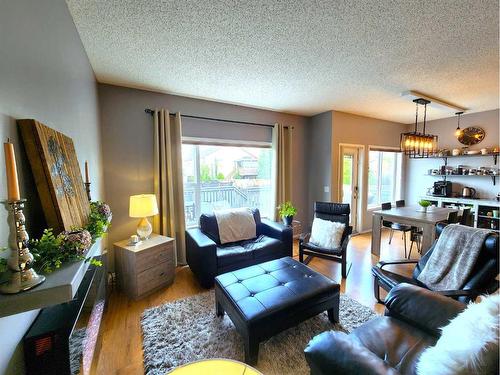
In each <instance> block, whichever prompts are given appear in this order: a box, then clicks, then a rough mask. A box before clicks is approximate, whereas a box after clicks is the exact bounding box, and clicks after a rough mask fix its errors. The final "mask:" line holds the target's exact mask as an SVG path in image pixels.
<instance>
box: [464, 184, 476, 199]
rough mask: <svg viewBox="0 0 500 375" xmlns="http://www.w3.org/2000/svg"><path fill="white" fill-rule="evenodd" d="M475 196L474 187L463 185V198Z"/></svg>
mask: <svg viewBox="0 0 500 375" xmlns="http://www.w3.org/2000/svg"><path fill="white" fill-rule="evenodd" d="M475 196H476V189H474V188H471V187H468V186H465V187H464V188H463V189H462V197H464V198H474V197H475Z"/></svg>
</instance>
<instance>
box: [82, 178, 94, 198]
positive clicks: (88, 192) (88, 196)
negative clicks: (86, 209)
mask: <svg viewBox="0 0 500 375" xmlns="http://www.w3.org/2000/svg"><path fill="white" fill-rule="evenodd" d="M83 184H84V185H85V192H86V193H87V198H88V199H89V202H91V201H92V198H91V197H90V182H84V183H83Z"/></svg>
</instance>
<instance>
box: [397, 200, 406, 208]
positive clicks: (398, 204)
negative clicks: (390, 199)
mask: <svg viewBox="0 0 500 375" xmlns="http://www.w3.org/2000/svg"><path fill="white" fill-rule="evenodd" d="M404 206H405V200H404V199H400V200H398V201H396V207H404Z"/></svg>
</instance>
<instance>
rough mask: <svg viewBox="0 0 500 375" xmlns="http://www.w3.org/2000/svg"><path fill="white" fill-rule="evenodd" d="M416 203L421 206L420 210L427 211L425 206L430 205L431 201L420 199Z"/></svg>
mask: <svg viewBox="0 0 500 375" xmlns="http://www.w3.org/2000/svg"><path fill="white" fill-rule="evenodd" d="M418 204H419V205H420V207H422V208H421V209H420V212H427V207H429V206H430V205H431V202H429V201H427V200H425V199H422V200H420V201H419V202H418Z"/></svg>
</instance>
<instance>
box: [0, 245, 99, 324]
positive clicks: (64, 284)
mask: <svg viewBox="0 0 500 375" xmlns="http://www.w3.org/2000/svg"><path fill="white" fill-rule="evenodd" d="M100 254H101V241H100V240H97V241H96V243H94V244H93V245H92V247H91V248H90V249H89V251H88V252H87V254H86V257H94V256H96V255H100ZM89 265H90V263H89V262H86V261H84V260H81V261H78V262H71V263H66V264H64V265H63V266H62V267H61V268H59V269H57V270H55V271H54V272H51V273H48V274H44V276H45V277H46V280H45V282H44V283H42V284H40V285H38V286H36V287H35V288H33V289H30V290H27V291H25V292H20V293H17V294H0V318H2V317H4V316H9V315H14V314H19V313H21V312H25V311H30V310H34V309H41V308H44V307H47V306H51V305H56V304H59V303H64V302H68V301H71V300H72V299H73V297H74V296H75V293H76V291H77V290H78V287H79V286H80V283H81V282H82V280H83V277H84V276H85V272H87V269H88V268H89Z"/></svg>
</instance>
